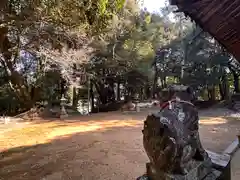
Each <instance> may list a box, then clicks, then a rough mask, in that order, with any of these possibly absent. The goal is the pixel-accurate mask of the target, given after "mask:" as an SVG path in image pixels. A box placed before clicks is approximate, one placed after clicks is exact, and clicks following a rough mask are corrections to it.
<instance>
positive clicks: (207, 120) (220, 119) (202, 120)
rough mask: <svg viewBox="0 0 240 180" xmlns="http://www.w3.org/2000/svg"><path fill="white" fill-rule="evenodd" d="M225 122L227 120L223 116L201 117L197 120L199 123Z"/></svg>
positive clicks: (213, 123)
mask: <svg viewBox="0 0 240 180" xmlns="http://www.w3.org/2000/svg"><path fill="white" fill-rule="evenodd" d="M225 123H227V120H226V119H225V118H223V117H214V118H213V117H202V118H200V121H199V124H200V125H218V124H225Z"/></svg>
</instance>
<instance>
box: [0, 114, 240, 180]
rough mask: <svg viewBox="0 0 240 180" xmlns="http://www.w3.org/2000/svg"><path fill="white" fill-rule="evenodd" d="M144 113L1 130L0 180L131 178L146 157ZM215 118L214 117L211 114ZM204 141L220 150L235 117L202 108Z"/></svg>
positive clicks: (239, 125) (236, 125)
mask: <svg viewBox="0 0 240 180" xmlns="http://www.w3.org/2000/svg"><path fill="white" fill-rule="evenodd" d="M148 113H149V112H147V111H144V112H141V113H130V114H122V113H120V112H114V113H104V114H96V115H92V116H87V117H75V118H71V119H69V120H67V121H54V122H51V121H49V122H47V121H44V122H41V123H40V122H35V123H32V124H26V125H25V127H24V128H23V127H22V128H17V129H12V130H10V131H6V132H2V133H0V152H2V153H0V180H123V179H124V180H132V179H135V178H136V177H137V176H139V175H141V174H142V173H144V171H145V163H146V162H147V161H148V158H147V157H146V154H145V152H144V149H143V147H142V134H141V129H142V125H143V120H144V119H145V117H146V115H147V114H148ZM216 114H217V115H218V116H215V115H216ZM200 115H201V121H200V125H201V126H200V134H201V139H202V142H203V145H204V147H205V148H207V149H209V150H214V151H217V152H221V151H222V150H223V149H225V147H226V146H228V145H229V143H231V141H232V140H233V139H234V138H235V136H236V135H237V134H238V132H239V130H240V120H237V119H234V120H233V119H232V120H230V119H229V118H226V117H223V115H222V114H221V113H219V112H217V111H215V114H211V113H209V112H202V113H200Z"/></svg>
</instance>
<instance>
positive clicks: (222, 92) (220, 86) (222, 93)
mask: <svg viewBox="0 0 240 180" xmlns="http://www.w3.org/2000/svg"><path fill="white" fill-rule="evenodd" d="M218 86H219V93H220V96H221V100H224V90H223V86H222V84H219V85H218Z"/></svg>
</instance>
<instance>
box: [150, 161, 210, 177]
mask: <svg viewBox="0 0 240 180" xmlns="http://www.w3.org/2000/svg"><path fill="white" fill-rule="evenodd" d="M146 168H147V176H148V177H149V178H150V179H151V180H203V179H204V178H205V177H206V176H208V175H209V174H211V172H212V162H211V160H210V159H208V160H206V161H202V162H200V161H192V162H190V163H189V167H188V168H187V171H188V172H187V174H185V175H178V174H168V173H164V172H161V171H156V170H155V169H154V167H153V166H152V165H151V164H150V163H147V165H146Z"/></svg>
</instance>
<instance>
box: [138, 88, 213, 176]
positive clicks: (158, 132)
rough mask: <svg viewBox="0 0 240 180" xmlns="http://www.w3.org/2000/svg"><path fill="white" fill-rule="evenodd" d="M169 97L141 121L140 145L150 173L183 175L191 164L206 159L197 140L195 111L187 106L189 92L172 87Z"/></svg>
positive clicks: (190, 106) (191, 105)
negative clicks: (142, 147)
mask: <svg viewBox="0 0 240 180" xmlns="http://www.w3.org/2000/svg"><path fill="white" fill-rule="evenodd" d="M173 91H174V93H173ZM171 93H172V95H171V98H170V99H169V101H168V102H166V103H165V105H163V106H162V107H161V109H160V112H159V113H157V114H153V115H149V116H148V117H147V119H146V120H145V122H144V129H143V131H142V132H143V144H144V148H145V151H146V153H147V155H148V157H149V159H150V164H151V167H152V168H153V169H154V170H153V171H160V172H163V173H171V174H182V175H184V174H186V173H187V172H188V170H190V169H191V166H192V164H193V163H194V161H205V160H206V159H209V158H208V155H207V153H206V152H205V150H204V149H203V147H202V145H201V142H200V139H199V132H198V121H199V118H198V111H197V109H196V108H195V106H194V105H193V104H192V103H191V100H192V99H193V96H192V94H191V91H189V88H188V87H186V86H176V87H173V88H171Z"/></svg>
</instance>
